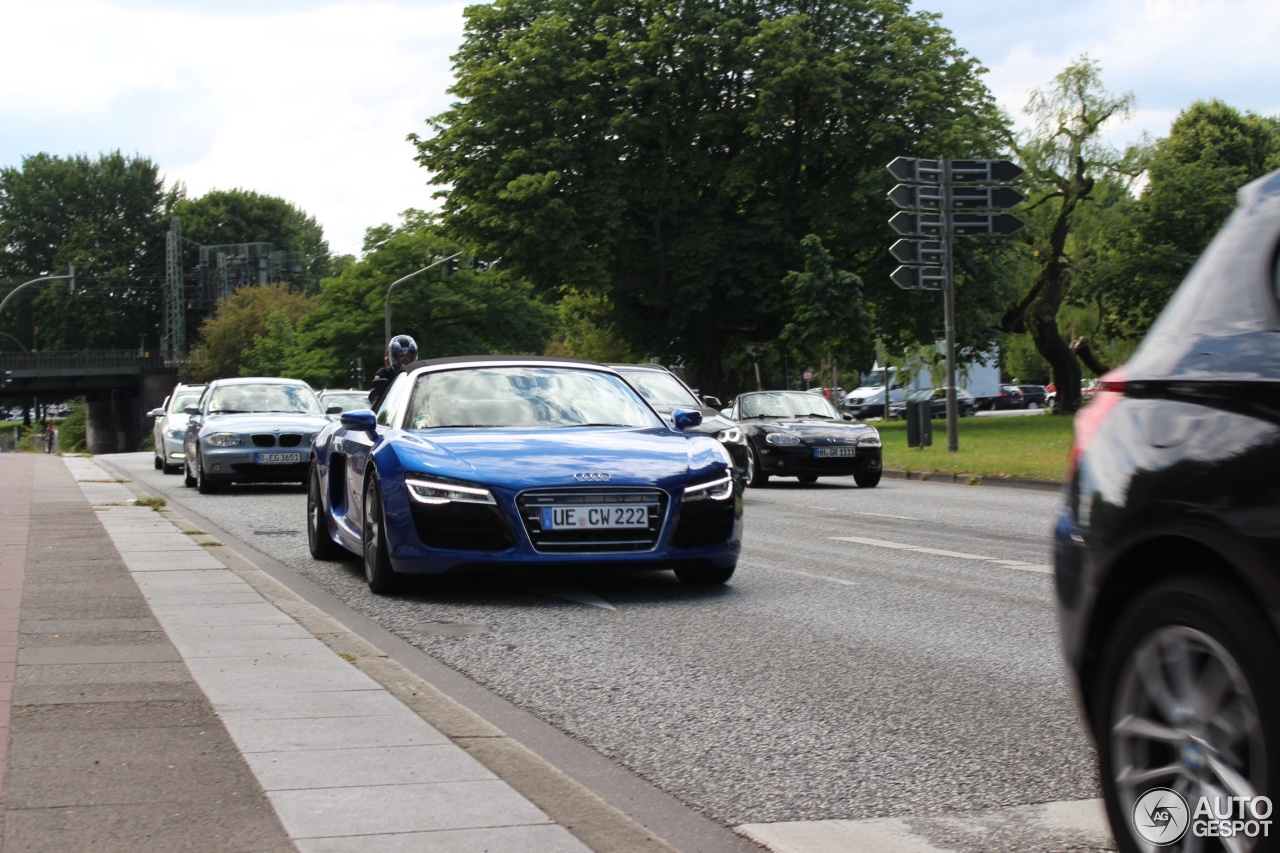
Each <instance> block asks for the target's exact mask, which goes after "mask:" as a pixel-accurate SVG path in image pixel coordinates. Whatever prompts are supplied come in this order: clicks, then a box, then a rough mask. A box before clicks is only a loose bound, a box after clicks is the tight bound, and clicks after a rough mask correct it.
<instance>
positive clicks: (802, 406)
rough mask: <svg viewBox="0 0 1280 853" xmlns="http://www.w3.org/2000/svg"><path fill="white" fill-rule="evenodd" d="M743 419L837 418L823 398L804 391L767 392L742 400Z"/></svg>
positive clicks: (741, 414) (747, 396)
mask: <svg viewBox="0 0 1280 853" xmlns="http://www.w3.org/2000/svg"><path fill="white" fill-rule="evenodd" d="M741 410H742V411H741V413H740V415H739V417H743V418H803V417H818V418H839V417H840V415H839V413H838V412H836V410H835V407H834V406H832V405H831V403H829V402H828V401H827V399H826V398H825V397H821V396H819V395H817V394H810V393H808V392H806V391H768V392H764V393H760V394H747V395H746V396H744V397H743V398H742V405H741Z"/></svg>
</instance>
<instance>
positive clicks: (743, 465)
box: [609, 364, 748, 486]
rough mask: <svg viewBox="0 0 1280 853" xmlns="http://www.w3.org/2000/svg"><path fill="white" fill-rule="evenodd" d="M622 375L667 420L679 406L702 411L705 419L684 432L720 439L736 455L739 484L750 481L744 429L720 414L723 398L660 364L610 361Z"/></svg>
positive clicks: (734, 460)
mask: <svg viewBox="0 0 1280 853" xmlns="http://www.w3.org/2000/svg"><path fill="white" fill-rule="evenodd" d="M609 366H610V367H612V368H613V369H614V370H616V371H618V372H619V373H621V374H622V378H623V379H625V380H627V382H629V383H631V386H632V387H633V388H635V389H636V390H637V391H639V392H640V396H642V397H644V398H645V399H646V400H648V401H649V405H651V406H653V407H654V408H655V409H657V410H658V414H660V415H662V417H663V419H664V420H666V421H668V422H673V421H672V412H674V411H675V410H676V409H696V410H697V411H699V412H702V423H701V424H699V425H698V426H696V427H689V428H687V429H685V430H684V431H685V432H689V433H696V434H700V435H710V436H712V437H713V438H716V439H719V441H720V443H721V444H723V445H724V448H725V450H727V451H729V457H730V458H731V459H733V467H734V475H735V477H736V478H737V480H738V482H739V484H740V485H744V486H745V485H746V482H747V473H748V472H747V465H748V459H747V442H746V440H745V439H744V438H743V436H742V430H741V429H740V428H739V427H738V425H737V424H735V423H734V422H733V421H731V420H729V419H728V418H726V417H725V416H724V415H722V414H720V400H719V399H717V398H716V397H698V395H697V394H695V393H694V391H693V389H691V388H690V387H689V386H688V385H686V384H684V381H683V380H682V379H681V378H680V377H679V376H676V375H675V374H674V373H672V372H671V371H670V370H668V369H667V368H665V367H663V366H662V365H660V364H611V365H609Z"/></svg>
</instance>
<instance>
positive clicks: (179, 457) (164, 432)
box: [147, 383, 204, 474]
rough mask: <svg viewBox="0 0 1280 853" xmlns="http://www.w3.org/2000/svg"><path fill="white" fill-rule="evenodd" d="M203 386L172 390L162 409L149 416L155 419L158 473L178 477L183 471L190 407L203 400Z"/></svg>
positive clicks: (155, 410)
mask: <svg viewBox="0 0 1280 853" xmlns="http://www.w3.org/2000/svg"><path fill="white" fill-rule="evenodd" d="M203 391H204V385H183V384H181V383H179V384H178V385H175V386H173V390H172V391H170V392H169V396H168V397H165V398H164V402H163V403H161V404H160V406H159V408H156V409H152V410H151V411H150V412H148V413H147V416H148V417H152V418H155V423H154V424H152V425H151V438H152V441H153V444H154V445H155V465H156V470H157V471H164V472H165V473H166V474H176V473H178V472H179V471H181V470H182V463H183V460H184V459H186V458H187V453H186V448H185V447H184V446H183V441H184V439H185V438H186V434H187V418H188V417H189V416H188V415H187V406H194V405H195V404H196V403H197V402H198V401H199V400H200V394H201V393H202V392H203Z"/></svg>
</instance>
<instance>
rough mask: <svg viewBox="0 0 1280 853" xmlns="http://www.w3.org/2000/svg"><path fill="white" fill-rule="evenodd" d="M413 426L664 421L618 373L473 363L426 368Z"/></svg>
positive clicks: (417, 388)
mask: <svg viewBox="0 0 1280 853" xmlns="http://www.w3.org/2000/svg"><path fill="white" fill-rule="evenodd" d="M406 423H407V424H408V426H409V428H411V429H430V428H436V427H539V428H546V427H574V426H626V427H644V428H648V427H660V426H663V423H662V420H661V419H660V418H658V417H657V415H655V414H654V413H653V410H652V409H650V408H649V407H648V406H646V405H645V404H644V401H643V400H642V399H641V398H640V397H639V396H637V395H636V392H635V391H633V390H632V389H631V387H630V386H628V385H627V384H626V383H625V382H623V381H622V380H621V379H620V378H618V377H617V376H613V375H611V374H608V373H602V372H600V371H598V370H586V369H581V368H573V367H474V368H466V369H461V370H442V371H436V372H432V373H424V374H422V375H421V376H419V377H418V379H417V384H416V385H415V386H414V389H413V397H412V399H411V400H410V402H409V417H408V420H407V421H406Z"/></svg>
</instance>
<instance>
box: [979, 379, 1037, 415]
mask: <svg viewBox="0 0 1280 853" xmlns="http://www.w3.org/2000/svg"><path fill="white" fill-rule="evenodd" d="M986 407H987V408H988V409H989V410H991V411H993V412H1000V411H1005V410H1008V409H1025V408H1026V407H1027V405H1026V400H1025V399H1024V398H1023V396H1022V389H1021V388H1019V387H1018V386H1017V385H1001V386H1000V391H999V393H998V394H996V395H995V396H994V397H989V398H987V399H986Z"/></svg>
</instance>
